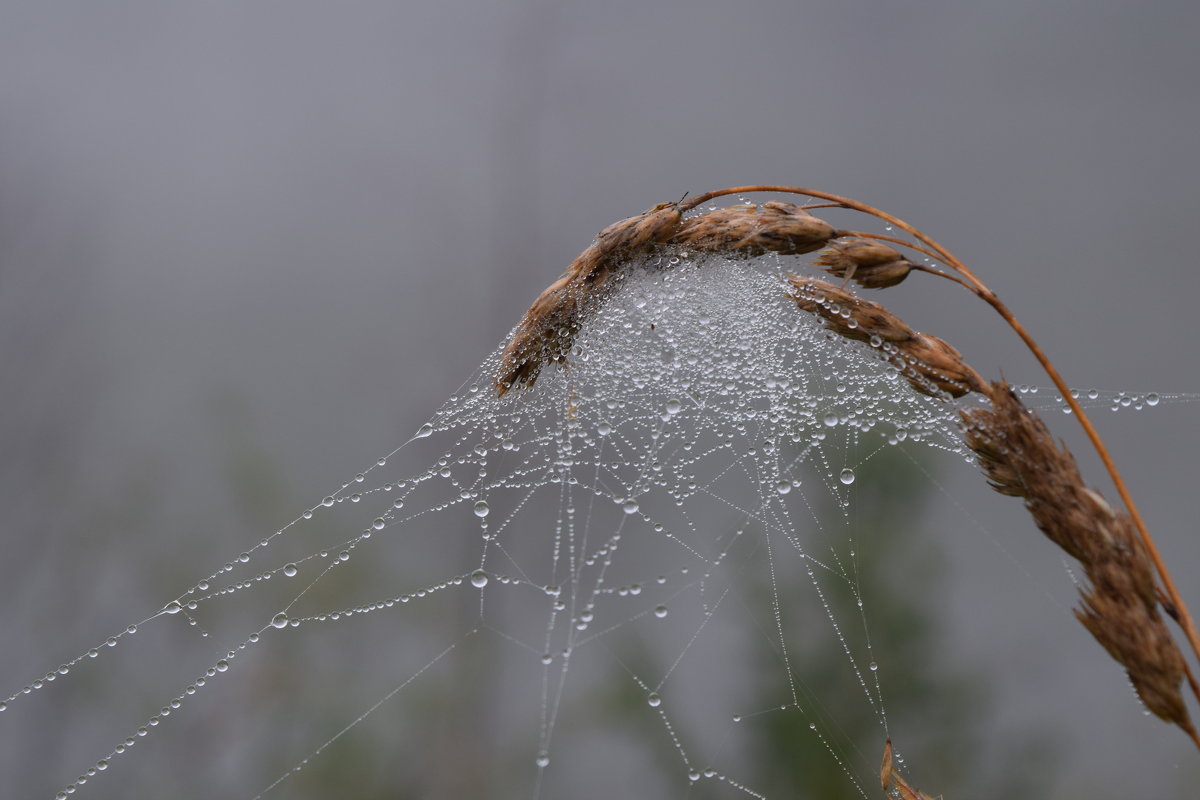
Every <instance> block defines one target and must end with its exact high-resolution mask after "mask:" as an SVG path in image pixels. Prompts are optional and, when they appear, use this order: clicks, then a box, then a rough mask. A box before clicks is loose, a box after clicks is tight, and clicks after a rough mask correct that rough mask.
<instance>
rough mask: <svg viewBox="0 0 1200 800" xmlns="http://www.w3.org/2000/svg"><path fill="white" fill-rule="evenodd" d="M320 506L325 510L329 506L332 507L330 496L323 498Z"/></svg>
mask: <svg viewBox="0 0 1200 800" xmlns="http://www.w3.org/2000/svg"><path fill="white" fill-rule="evenodd" d="M321 505H323V506H325V507H326V508H329V507H330V506H331V505H333V497H332V496H327V497H325V498H324V499H323V500H322V501H321Z"/></svg>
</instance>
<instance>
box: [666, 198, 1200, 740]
mask: <svg viewBox="0 0 1200 800" xmlns="http://www.w3.org/2000/svg"><path fill="white" fill-rule="evenodd" d="M750 192H778V193H783V194H797V195H802V196H805V197H813V198H816V199H819V200H826V201H828V203H829V204H830V205H831V206H838V207H841V208H847V209H852V210H855V211H859V212H862V213H864V214H868V215H870V216H872V217H875V218H877V219H880V220H883V221H884V222H887V223H888V224H890V225H892V226H894V227H896V228H899V229H900V230H903V231H905V232H906V233H908V234H909V235H910V236H912V237H913V238H915V239H916V240H917V241H919V242H921V244H923V245H924V246H925V248H928V249H925V248H922V247H915V248H914V249H916V250H917V251H918V252H921V253H924V254H926V255H931V256H933V255H936V257H937V259H938V260H939V261H941V262H942V263H943V264H945V265H946V266H947V267H949V268H950V269H952V270H954V271H955V272H956V273H958V274H959V275H961V276H962V278H963V280H965V281H966V283H963V282H962V281H958V282H959V283H962V285H964V286H965V287H966V288H967V289H968V290H970V291H971V292H972V293H973V294H975V295H976V296H977V297H979V298H980V299H981V300H983V301H984V302H986V303H987V304H988V305H990V306H991V307H992V308H993V309H995V311H996V312H997V313H998V314H999V315H1000V316H1001V317H1002V318H1003V319H1004V321H1005V322H1006V323H1008V325H1009V327H1011V328H1012V329H1013V330H1014V331H1015V332H1016V333H1017V335H1018V336H1020V337H1021V341H1023V342H1024V343H1025V346H1026V347H1027V348H1028V349H1029V351H1030V352H1031V353H1032V354H1033V356H1034V357H1035V358H1036V359H1037V360H1038V363H1040V364H1041V365H1042V369H1043V370H1045V372H1046V374H1047V375H1048V376H1049V377H1050V380H1051V381H1052V382H1053V383H1054V386H1055V387H1056V388H1057V389H1058V391H1059V393H1060V394H1061V395H1062V398H1063V401H1064V402H1065V403H1066V404H1067V405H1068V407H1069V408H1070V409H1071V411H1072V413H1073V414H1074V416H1075V418H1076V419H1077V420H1079V424H1080V426H1081V427H1082V428H1083V430H1084V433H1086V434H1087V437H1088V440H1089V441H1090V442H1091V444H1092V447H1093V449H1094V450H1095V451H1096V454H1097V455H1098V456H1099V457H1100V460H1101V462H1102V463H1103V464H1104V468H1105V471H1107V473H1108V476H1109V478H1110V479H1111V480H1112V482H1113V486H1115V487H1116V490H1117V494H1119V495H1120V497H1121V502H1122V503H1124V505H1125V508H1126V510H1127V511H1128V513H1129V516H1130V518H1131V519H1132V520H1133V524H1134V526H1135V527H1136V528H1137V531H1138V535H1139V537H1140V538H1141V542H1142V546H1143V547H1145V548H1146V552H1147V554H1148V555H1149V556H1150V560H1151V561H1152V562H1153V564H1154V568H1155V571H1156V572H1157V573H1158V576H1159V579H1160V580H1161V581H1162V584H1163V588H1164V589H1165V591H1166V595H1167V598H1168V599H1169V603H1170V605H1169V607H1168V608H1167V611H1168V614H1169V616H1171V617H1172V618H1173V619H1175V620H1176V621H1177V622H1178V624H1179V626H1180V628H1181V629H1182V630H1183V632H1184V636H1185V637H1186V638H1187V641H1188V644H1189V646H1190V647H1191V650H1192V653H1193V655H1194V656H1195V658H1196V659H1197V661H1198V662H1200V632H1198V631H1197V629H1196V623H1195V620H1194V619H1193V617H1192V614H1191V612H1190V611H1189V610H1188V608H1187V605H1186V604H1185V603H1184V602H1183V598H1182V596H1181V595H1180V594H1179V589H1178V588H1177V587H1176V585H1175V580H1174V578H1173V577H1172V576H1171V573H1170V570H1168V569H1167V565H1166V562H1165V561H1164V560H1163V557H1162V554H1161V552H1160V551H1159V549H1158V545H1157V543H1156V542H1155V541H1154V537H1152V536H1151V535H1150V531H1149V529H1148V528H1147V527H1146V523H1145V520H1144V519H1143V518H1142V515H1141V512H1140V511H1139V510H1138V508H1137V505H1136V504H1135V503H1134V501H1133V496H1132V495H1131V494H1130V492H1129V487H1128V485H1127V484H1126V483H1125V479H1124V478H1123V477H1122V476H1121V473H1120V471H1119V470H1118V469H1117V466H1116V464H1115V463H1114V462H1113V459H1112V456H1111V454H1110V453H1109V451H1108V448H1107V447H1106V446H1105V444H1104V441H1103V440H1102V439H1101V438H1100V434H1099V432H1098V431H1097V430H1096V428H1095V426H1094V425H1093V424H1092V421H1091V419H1090V418H1089V417H1088V415H1087V413H1086V412H1085V411H1084V410H1083V407H1082V406H1081V405H1080V404H1079V401H1078V400H1077V399H1076V398H1075V397H1074V396H1073V395H1072V394H1071V390H1070V388H1069V387H1068V386H1067V384H1066V381H1064V380H1063V378H1062V375H1061V374H1060V373H1059V371H1058V369H1057V368H1056V367H1055V366H1054V364H1053V363H1052V362H1051V361H1050V359H1049V357H1048V356H1047V355H1046V353H1045V352H1044V351H1043V350H1042V348H1041V345H1039V344H1038V343H1037V341H1036V340H1035V339H1034V338H1033V336H1032V335H1031V334H1030V333H1029V331H1028V330H1027V329H1026V328H1025V326H1024V325H1022V324H1021V322H1020V321H1019V320H1018V319H1017V318H1016V316H1015V315H1014V314H1013V313H1012V311H1011V310H1010V309H1009V308H1008V306H1007V305H1005V304H1004V302H1003V301H1001V300H1000V298H999V297H997V296H996V294H995V292H993V291H992V290H991V289H990V288H988V286H987V285H986V284H984V283H983V281H981V280H980V279H979V278H978V277H977V276H976V275H975V274H974V273H973V272H972V271H971V270H970V269H968V268H967V266H966V265H965V264H963V263H962V261H960V260H959V259H958V258H957V257H956V256H955V255H954V254H953V253H951V252H950V251H949V250H948V249H946V248H945V247H943V246H942V245H940V244H939V243H938V242H936V241H934V240H933V239H932V238H930V237H929V236H926V235H925V234H924V233H922V232H921V231H920V230H918V229H917V228H915V227H913V226H912V225H910V224H909V223H907V222H905V221H904V220H902V219H900V218H899V217H895V216H892V215H891V214H888V213H887V212H885V211H881V210H880V209H877V208H875V207H874V206H871V205H868V204H866V203H862V202H859V201H857V200H853V199H851V198H848V197H842V196H839V195H836V194H831V193H829V192H821V191H816V190H813V189H805V188H801V187H796V186H780V185H767V184H762V185H753V186H735V187H731V188H728V189H719V190H716V191H712V192H706V193H705V194H702V195H699V196H697V197H694V198H692V199H691V200H688V201H687V202H686V203H683V204H681V206H680V210H681V211H685V212H686V211H689V210H691V209H693V208H695V207H697V206H699V205H700V204H702V203H706V202H708V201H709V200H713V199H716V198H718V197H724V196H728V195H734V194H746V193H750ZM839 233H841V232H839ZM849 235H861V234H849ZM871 238H884V237H879V236H874V237H871ZM885 240H886V241H892V242H896V243H900V244H905V243H904V242H902V241H900V240H897V239H891V238H888V239H885ZM908 246H910V247H911V245H908ZM1188 678H1189V684H1190V685H1191V688H1192V692H1193V694H1195V695H1196V697H1197V699H1198V700H1200V691H1198V688H1197V685H1196V681H1195V678H1194V677H1193V676H1192V674H1191V670H1190V669H1189V671H1188ZM1197 746H1200V740H1198V741H1197Z"/></svg>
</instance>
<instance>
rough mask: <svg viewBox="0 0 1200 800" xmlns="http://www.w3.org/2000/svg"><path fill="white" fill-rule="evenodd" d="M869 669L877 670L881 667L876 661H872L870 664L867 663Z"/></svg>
mask: <svg viewBox="0 0 1200 800" xmlns="http://www.w3.org/2000/svg"><path fill="white" fill-rule="evenodd" d="M867 669H869V670H871V672H875V671H877V670H878V669H879V665H878V664H876V663H875V662H874V661H872V662H871V663H870V664H868V665H867Z"/></svg>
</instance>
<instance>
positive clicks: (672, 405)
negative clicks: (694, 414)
mask: <svg viewBox="0 0 1200 800" xmlns="http://www.w3.org/2000/svg"><path fill="white" fill-rule="evenodd" d="M682 409H683V404H682V403H680V402H679V401H678V400H674V399H672V400H668V401H667V413H668V414H672V415H674V414H678V413H679V412H680V410H682Z"/></svg>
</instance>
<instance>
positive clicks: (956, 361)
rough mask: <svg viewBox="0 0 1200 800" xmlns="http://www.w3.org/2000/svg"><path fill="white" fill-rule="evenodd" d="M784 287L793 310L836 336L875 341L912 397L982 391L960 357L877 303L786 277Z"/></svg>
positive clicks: (981, 382) (832, 287) (808, 280)
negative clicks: (898, 370)
mask: <svg viewBox="0 0 1200 800" xmlns="http://www.w3.org/2000/svg"><path fill="white" fill-rule="evenodd" d="M790 282H791V285H792V287H793V289H794V290H795V291H793V292H792V298H793V299H794V300H795V301H796V304H797V306H798V307H799V308H800V309H801V310H802V311H808V312H810V313H813V314H816V315H817V316H819V317H821V318H822V319H823V320H825V325H826V327H828V328H830V329H831V330H833V331H834V332H835V333H837V334H838V335H840V336H842V337H845V338H847V339H855V340H857V341H860V342H868V341H872V339H873V338H878V340H879V346H880V347H881V348H883V351H884V352H885V353H889V354H890V358H891V360H892V362H893V363H894V364H895V365H896V366H897V367H900V368H901V370H902V374H903V375H904V377H905V379H906V380H907V381H908V382H909V384H910V385H912V387H913V388H914V389H916V390H917V391H918V392H921V393H922V394H927V395H930V396H937V395H939V394H941V393H943V392H944V393H946V394H949V395H950V396H951V397H962V396H963V395H964V394H967V393H969V392H976V391H980V390H981V389H983V387H984V386H985V385H986V383H985V382H984V380H983V378H982V377H981V376H980V375H979V373H978V372H976V371H975V370H973V369H972V368H971V367H970V366H968V365H967V363H966V362H965V361H963V358H962V354H961V353H959V352H958V351H957V350H955V349H954V348H953V347H951V346H950V345H949V344H947V343H946V342H944V341H942V340H941V339H939V338H937V337H936V336H930V335H929V334H926V333H919V332H917V331H915V330H913V329H912V328H910V327H909V326H908V325H907V324H905V322H904V320H902V319H900V318H899V317H898V316H896V315H895V314H893V313H892V312H891V311H888V310H887V309H886V308H884V307H883V306H882V305H880V304H879V303H873V302H871V301H870V300H864V299H862V298H861V297H858V296H857V295H855V294H853V293H852V292H848V291H846V290H845V289H842V288H841V287H838V286H835V285H833V284H832V283H828V282H826V281H820V280H815V279H812V278H803V277H798V276H792V278H791V279H790Z"/></svg>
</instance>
